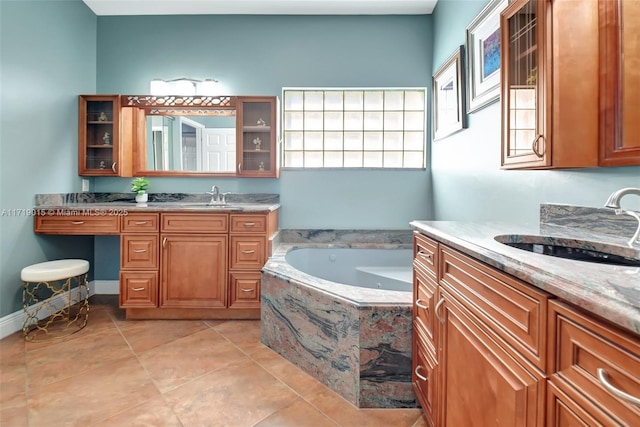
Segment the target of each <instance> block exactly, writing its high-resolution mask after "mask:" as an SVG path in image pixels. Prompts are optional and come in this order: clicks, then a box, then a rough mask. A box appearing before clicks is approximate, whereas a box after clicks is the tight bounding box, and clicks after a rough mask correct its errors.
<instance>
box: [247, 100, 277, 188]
mask: <svg viewBox="0 0 640 427" xmlns="http://www.w3.org/2000/svg"><path fill="white" fill-rule="evenodd" d="M236 108H237V113H236V140H237V142H236V144H237V159H238V168H237V174H238V175H239V176H242V177H254V178H277V177H278V176H279V173H280V165H279V159H280V156H279V155H278V150H279V148H280V147H279V138H280V136H279V135H280V130H279V126H280V116H279V115H280V105H279V101H278V98H277V97H275V96H250V97H249V96H239V97H238V98H237V104H236Z"/></svg>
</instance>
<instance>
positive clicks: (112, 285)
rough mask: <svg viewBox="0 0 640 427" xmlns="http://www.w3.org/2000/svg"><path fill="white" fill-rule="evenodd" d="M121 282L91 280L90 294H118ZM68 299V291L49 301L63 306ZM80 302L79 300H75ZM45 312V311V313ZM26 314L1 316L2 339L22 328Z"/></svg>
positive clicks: (22, 312)
mask: <svg viewBox="0 0 640 427" xmlns="http://www.w3.org/2000/svg"><path fill="white" fill-rule="evenodd" d="M119 288H120V282H119V281H117V280H92V281H90V282H89V296H91V295H114V294H115V295H117V294H118V293H119ZM72 298H73V299H74V300H75V299H77V292H74V293H73V294H72ZM66 301H68V296H67V293H64V294H60V295H57V296H56V297H55V298H54V299H53V300H52V301H49V303H51V304H53V305H54V306H56V307H58V306H59V307H62V306H63V305H64V304H66ZM75 302H78V301H74V303H75ZM39 305H42V303H39V304H35V305H33V306H31V307H32V309H35V308H36V307H38V306H39ZM43 314H45V313H43ZM25 317H26V316H25V314H24V311H23V310H19V311H16V312H14V313H11V314H9V315H7V316H4V317H2V318H0V339H2V338H4V337H7V336H9V335H11V334H13V333H14V332H18V331H20V330H22V325H23V324H24V320H25Z"/></svg>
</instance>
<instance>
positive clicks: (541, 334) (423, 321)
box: [412, 232, 640, 427]
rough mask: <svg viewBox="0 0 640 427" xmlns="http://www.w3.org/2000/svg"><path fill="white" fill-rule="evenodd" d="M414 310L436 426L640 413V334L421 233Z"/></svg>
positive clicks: (418, 367)
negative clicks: (572, 304)
mask: <svg viewBox="0 0 640 427" xmlns="http://www.w3.org/2000/svg"><path fill="white" fill-rule="evenodd" d="M425 284H426V286H425ZM434 286H435V288H434ZM424 288H426V289H427V290H426V291H424V290H423V289H424ZM430 295H436V297H435V298H434V297H431V296H430ZM436 298H437V300H438V302H437V303H436V304H435V306H434V305H433V304H431V303H430V302H431V301H435V299H436ZM427 302H429V303H427ZM421 306H422V307H421ZM424 307H426V308H424ZM413 317H414V319H413V326H414V332H413V369H414V372H413V377H412V382H413V385H414V390H415V392H416V395H417V398H418V401H419V403H420V405H421V406H422V409H423V412H424V416H425V419H426V421H427V424H428V425H432V426H442V427H445V426H449V427H457V426H471V425H478V426H483V427H490V426H503V427H521V426H556V427H564V426H574V427H575V426H596V425H602V426H613V425H619V426H635V425H638V424H639V422H640V406H638V404H637V403H638V402H640V401H639V400H638V399H639V398H640V340H639V339H638V335H634V334H632V333H630V332H627V331H622V330H620V328H618V327H616V326H614V325H611V324H609V323H607V322H606V321H604V320H601V319H599V318H597V317H595V316H592V315H590V314H588V313H585V312H583V311H582V310H579V309H576V308H574V307H573V306H571V305H570V304H568V303H565V302H563V301H560V300H558V299H556V298H554V297H553V296H552V295H548V294H547V293H545V292H543V291H541V290H539V289H538V288H536V287H534V286H531V285H529V284H527V283H524V282H522V281H521V280H519V279H517V278H515V277H513V276H511V275H508V274H506V273H504V272H502V271H500V270H498V269H496V268H493V267H491V266H489V265H486V264H484V263H482V262H479V261H477V260H475V259H473V258H471V257H469V256H467V255H465V254H463V253H461V252H459V251H457V250H455V249H452V248H450V247H448V246H447V245H445V244H443V243H441V242H437V241H436V240H433V239H431V238H429V237H427V236H424V235H422V234H421V233H419V232H415V233H414V307H413ZM429 330H431V331H433V332H432V334H431V335H430V334H429V333H428V331H429ZM599 369H603V370H604V371H603V374H601V375H604V379H603V378H600V377H599V374H598V370H599ZM603 381H608V382H609V383H610V384H609V385H606V384H604V383H603ZM616 390H617V391H616ZM620 392H622V393H626V395H629V396H632V397H631V398H630V399H625V398H624V397H620V396H621V394H620ZM634 398H635V402H636V403H634V402H632V401H631V400H633V399H634Z"/></svg>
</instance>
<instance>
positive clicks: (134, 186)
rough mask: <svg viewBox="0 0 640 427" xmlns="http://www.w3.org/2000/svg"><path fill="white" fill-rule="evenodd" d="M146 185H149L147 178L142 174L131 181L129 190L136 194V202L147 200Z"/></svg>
mask: <svg viewBox="0 0 640 427" xmlns="http://www.w3.org/2000/svg"><path fill="white" fill-rule="evenodd" d="M147 187H149V180H148V179H147V178H145V177H144V176H139V177H137V178H134V179H133V180H132V181H131V191H133V192H134V193H135V195H136V202H138V203H146V202H147V200H149V194H148V193H147Z"/></svg>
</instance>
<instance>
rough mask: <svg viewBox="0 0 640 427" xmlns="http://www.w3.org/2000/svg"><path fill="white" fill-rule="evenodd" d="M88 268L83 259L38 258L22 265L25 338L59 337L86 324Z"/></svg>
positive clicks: (45, 338)
mask: <svg viewBox="0 0 640 427" xmlns="http://www.w3.org/2000/svg"><path fill="white" fill-rule="evenodd" d="M88 271H89V262H88V261H85V260H83V259H61V260H57V261H48V262H41V263H39V264H33V265H30V266H28V267H25V268H23V269H22V272H21V273H20V278H21V279H22V280H23V282H24V288H23V293H22V307H23V308H24V313H25V320H24V324H23V326H22V332H23V333H24V338H25V340H27V341H47V340H51V339H56V338H62V337H65V336H68V335H71V334H73V333H76V332H78V331H79V330H80V329H82V328H84V327H85V326H86V325H87V317H88V315H89V282H88V280H87V278H88ZM74 284H75V285H77V286H73V285H74Z"/></svg>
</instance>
